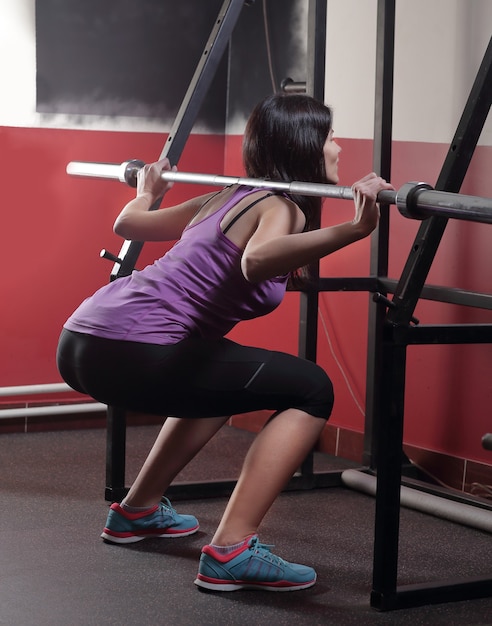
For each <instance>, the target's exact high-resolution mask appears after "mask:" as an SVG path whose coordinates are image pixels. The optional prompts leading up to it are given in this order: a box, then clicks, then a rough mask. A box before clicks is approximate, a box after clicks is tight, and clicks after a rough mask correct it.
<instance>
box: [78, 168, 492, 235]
mask: <svg viewBox="0 0 492 626" xmlns="http://www.w3.org/2000/svg"><path fill="white" fill-rule="evenodd" d="M144 165H145V164H144V162H143V161H139V160H137V159H133V160H131V161H124V162H123V163H121V164H117V163H89V162H84V161H71V162H70V163H68V165H67V168H66V171H67V174H69V175H70V176H82V177H85V178H106V179H111V180H118V181H120V182H122V183H126V184H128V185H130V186H131V187H136V184H137V183H136V179H137V172H138V170H139V169H141V168H142V167H143V166H144ZM161 176H162V178H163V180H165V181H167V182H176V183H188V184H197V185H209V186H212V187H227V186H228V185H246V186H249V187H257V188H258V189H271V190H275V191H281V192H284V193H286V194H291V195H300V196H321V197H324V198H333V199H338V200H353V198H354V196H353V192H352V188H351V187H343V186H338V185H332V184H324V183H307V182H301V181H292V182H285V181H272V180H264V179H259V178H247V177H241V176H221V175H216V174H199V173H193V172H173V171H165V172H162V174H161ZM378 202H380V203H381V204H394V205H396V206H397V207H398V210H399V211H400V213H401V214H402V215H403V216H404V217H407V218H411V219H417V220H422V219H426V218H428V217H432V216H438V217H446V218H453V219H462V220H466V221H472V222H481V223H485V224H492V198H483V197H480V196H469V195H464V194H458V193H450V192H446V191H438V190H435V189H433V188H432V186H431V185H429V184H427V183H422V182H410V183H405V184H404V185H403V186H402V187H401V188H400V189H399V190H398V191H392V190H383V191H380V192H379V194H378Z"/></svg>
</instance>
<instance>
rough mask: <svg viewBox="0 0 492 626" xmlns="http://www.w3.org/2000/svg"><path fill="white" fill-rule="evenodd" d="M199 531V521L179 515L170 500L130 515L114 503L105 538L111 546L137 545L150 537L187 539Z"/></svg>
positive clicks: (165, 499) (103, 535)
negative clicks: (116, 544)
mask: <svg viewBox="0 0 492 626" xmlns="http://www.w3.org/2000/svg"><path fill="white" fill-rule="evenodd" d="M198 528H199V524H198V520H197V519H196V517H193V515H179V514H178V513H176V511H175V510H174V509H173V507H172V506H171V503H170V502H169V500H168V499H167V498H162V500H161V502H159V504H156V505H155V506H153V507H151V508H150V509H148V510H147V511H143V512H139V513H129V512H128V511H125V509H123V508H121V506H120V505H119V504H118V503H117V502H114V503H113V504H112V505H111V507H110V510H109V514H108V519H107V520H106V526H105V528H104V530H103V532H102V534H101V537H102V538H103V539H105V540H106V541H110V542H111V543H134V542H135V541H141V540H142V539H147V538H148V537H186V536H187V535H192V534H193V533H195V532H196V531H197V530H198Z"/></svg>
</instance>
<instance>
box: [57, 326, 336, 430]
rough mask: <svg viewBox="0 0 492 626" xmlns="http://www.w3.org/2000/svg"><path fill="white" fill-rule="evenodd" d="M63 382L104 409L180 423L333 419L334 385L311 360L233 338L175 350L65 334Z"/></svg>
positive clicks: (60, 356)
mask: <svg viewBox="0 0 492 626" xmlns="http://www.w3.org/2000/svg"><path fill="white" fill-rule="evenodd" d="M57 365H58V369H59V371H60V374H61V376H62V378H63V379H64V380H65V381H66V382H67V383H68V385H70V386H71V387H72V388H73V389H76V390H77V391H80V392H82V393H85V394H87V395H89V396H91V397H93V398H95V399H96V400H98V401H99V402H102V403H104V404H107V405H110V406H114V407H120V408H123V409H126V410H132V411H138V412H142V413H150V414H154V415H162V416H168V415H172V416H175V417H189V418H196V417H219V416H227V415H236V414H238V413H246V412H248V411H257V410H261V409H269V410H273V411H282V410H284V409H288V408H296V409H300V410H302V411H305V412H306V413H309V414H310V415H313V416H315V417H321V418H324V419H328V417H329V416H330V413H331V411H332V408H333V399H334V398H333V386H332V383H331V381H330V379H329V378H328V376H327V374H326V373H325V371H324V370H323V369H322V368H321V367H319V366H318V365H316V364H315V363H313V362H311V361H307V360H305V359H301V358H299V357H295V356H292V355H289V354H284V353H282V352H272V351H270V350H263V349H261V348H252V347H248V346H242V345H239V344H237V343H234V342H233V341H230V340H229V339H213V340H209V339H198V338H190V339H184V340H183V341H180V342H179V343H177V344H174V345H169V346H160V345H155V344H147V343H137V342H130V341H116V340H113V339H103V338H100V337H94V336H92V335H85V334H81V333H76V332H72V331H68V330H66V329H64V330H63V332H62V334H61V336H60V341H59V343H58V351H57Z"/></svg>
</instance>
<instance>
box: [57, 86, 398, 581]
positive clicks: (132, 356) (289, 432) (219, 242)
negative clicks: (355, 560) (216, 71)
mask: <svg viewBox="0 0 492 626" xmlns="http://www.w3.org/2000/svg"><path fill="white" fill-rule="evenodd" d="M339 154H340V147H339V146H338V145H337V144H336V142H335V141H334V139H333V128H332V114H331V110H330V109H329V108H328V107H326V106H325V105H323V104H321V103H319V102H317V101H315V100H314V99H312V98H310V97H308V96H303V95H290V96H286V95H280V94H277V95H272V96H269V97H267V98H266V99H265V100H263V101H262V102H260V103H259V104H258V105H257V106H256V108H255V109H254V111H253V113H252V114H251V116H250V119H249V120H248V124H247V127H246V130H245V137H244V144H243V158H244V166H245V170H246V173H247V175H248V176H250V177H255V178H265V179H270V180H284V181H289V180H303V181H307V182H330V183H337V182H338V157H339ZM169 169H171V166H170V164H169V162H168V160H167V159H163V160H161V161H159V162H157V163H153V164H151V165H146V166H145V167H143V168H142V170H141V171H140V172H139V174H138V179H137V192H136V197H135V198H134V199H133V200H131V201H130V202H129V203H128V204H127V205H126V206H125V207H124V208H123V210H122V211H121V213H120V215H119V216H118V218H117V219H116V222H115V225H114V230H115V232H116V233H117V234H118V235H121V236H122V237H124V238H125V239H131V240H138V241H172V240H176V239H179V240H178V241H177V243H176V244H175V245H174V246H173V248H172V249H171V250H170V251H169V252H167V253H166V254H165V255H164V256H163V257H162V258H160V259H158V260H157V261H156V262H155V263H154V264H153V265H151V266H148V267H146V268H145V269H144V270H142V271H140V272H133V274H132V275H131V276H129V277H124V278H120V279H118V280H116V281H114V282H112V283H110V284H108V285H106V286H104V287H103V288H102V289H100V290H99V291H98V292H96V293H95V294H94V295H93V296H92V297H91V298H88V299H87V300H85V301H84V302H83V303H82V304H81V306H80V307H79V308H78V309H77V310H76V311H75V313H74V314H73V315H72V316H71V317H70V318H69V320H68V321H67V322H66V324H65V326H64V330H63V332H62V335H61V338H60V343H59V347H58V355H57V358H58V367H59V370H60V372H61V374H62V376H63V378H64V379H65V380H66V381H67V383H68V384H69V385H71V386H72V387H73V388H74V389H77V390H79V391H81V392H84V393H87V394H89V395H91V396H93V397H94V398H96V399H97V400H99V401H100V402H103V403H106V404H109V405H112V406H116V407H123V408H124V409H130V410H132V411H136V412H139V413H141V414H146V413H147V414H158V415H163V416H168V417H167V419H166V420H165V422H164V425H163V427H162V430H161V431H160V433H159V435H158V437H157V440H156V442H155V444H154V446H153V448H152V450H151V452H150V454H149V456H148V458H147V459H146V461H145V463H144V465H143V467H142V469H141V471H140V473H139V475H138V476H137V478H136V480H135V482H134V484H133V485H132V486H131V488H130V490H129V492H128V494H127V496H126V497H125V499H124V501H123V502H122V503H121V504H118V503H114V504H112V505H111V508H110V511H109V515H108V519H107V522H106V527H105V529H104V531H103V533H102V537H103V538H104V539H105V540H106V541H110V542H113V543H128V542H133V541H139V540H141V539H143V538H145V537H148V536H153V537H155V536H159V537H177V536H185V535H189V534H191V533H193V532H195V531H196V530H197V529H198V522H197V520H196V519H195V518H194V517H193V516H190V515H179V514H178V513H177V512H176V511H175V510H174V509H173V508H172V506H171V504H170V503H169V501H168V500H167V499H166V498H162V494H163V493H165V491H166V489H167V488H168V486H169V485H170V483H171V481H172V480H173V479H174V477H175V476H176V475H177V474H178V473H179V472H180V471H181V470H182V469H183V467H184V466H185V465H186V464H187V463H188V462H189V461H190V460H191V459H192V458H193V457H194V456H195V455H196V454H197V452H198V451H199V450H201V449H202V447H203V446H204V445H205V444H206V443H207V442H208V441H209V440H210V439H211V437H213V435H214V434H215V433H216V432H217V431H218V430H219V429H220V428H221V426H223V425H224V424H225V423H226V422H227V420H228V419H229V417H230V416H231V415H233V414H237V413H244V412H247V411H255V410H260V409H270V410H272V411H274V414H273V416H272V418H271V419H270V420H269V422H268V423H267V424H266V426H265V427H264V428H263V430H262V431H261V432H260V433H259V434H258V435H257V437H256V439H255V441H254V443H253V444H252V446H251V448H250V450H249V451H248V454H247V456H246V458H245V461H244V466H243V468H242V471H241V474H240V477H239V479H238V481H237V485H236V487H235V489H234V492H233V494H232V496H231V498H230V500H229V502H228V505H227V507H226V510H225V512H224V515H223V517H222V520H221V522H220V524H219V526H218V528H217V531H216V533H215V535H214V537H213V538H212V541H211V543H210V545H208V546H205V547H204V548H203V550H202V555H201V558H200V564H199V571H198V575H197V578H196V580H195V583H196V584H197V585H198V586H200V587H204V588H208V589H213V590H218V591H231V590H235V589H240V588H244V587H249V588H258V589H265V590H282V591H284V590H295V589H303V588H306V587H310V586H311V585H313V584H314V583H315V581H316V573H315V571H314V570H313V569H312V568H311V567H307V566H303V565H297V564H293V563H289V562H287V561H284V560H283V559H281V558H280V557H278V556H275V555H273V554H272V553H271V552H270V549H269V547H268V546H265V545H263V544H261V543H260V542H259V539H258V535H257V530H258V526H259V524H260V522H261V520H262V519H263V517H264V515H265V514H266V512H267V511H268V509H269V508H270V506H271V505H272V503H273V501H274V500H275V498H276V497H277V495H278V494H279V493H280V492H281V490H282V489H283V487H284V486H285V484H286V483H287V482H288V481H289V479H290V478H291V476H292V475H293V473H294V472H295V471H296V469H297V468H298V467H299V465H300V464H301V463H302V461H303V460H304V459H305V457H306V456H307V454H308V453H309V452H310V451H311V450H312V448H313V446H314V444H315V443H316V441H317V439H318V437H319V435H320V433H321V431H322V430H323V427H324V425H325V422H326V420H327V419H328V417H329V416H330V413H331V410H332V406H333V390H332V385H331V381H330V379H329V378H328V376H327V375H326V373H325V372H324V370H322V369H321V368H320V367H319V366H318V365H316V364H314V363H312V362H310V361H306V360H303V359H300V358H298V357H295V356H292V355H288V354H283V353H279V352H272V351H268V350H263V349H257V348H252V347H245V346H240V345H238V344H236V343H233V342H231V341H229V340H228V339H225V338H224V336H225V335H226V334H227V333H228V332H229V331H230V330H231V328H233V326H234V325H235V324H236V323H237V322H239V321H241V320H244V319H250V318H254V317H258V316H261V315H265V314H267V313H269V312H270V311H272V310H273V309H274V308H275V307H276V306H278V304H279V303H280V302H281V300H282V298H283V295H284V293H285V289H286V285H287V282H288V280H289V278H290V279H292V280H296V279H297V280H299V278H301V279H302V276H301V274H302V271H300V270H299V268H304V267H306V266H308V265H309V264H310V263H311V262H313V261H316V260H318V259H320V258H321V257H324V256H326V255H328V254H331V253H332V252H334V251H336V250H338V249H340V248H342V247H344V246H347V245H349V244H351V243H353V242H355V241H357V240H359V239H361V238H363V237H366V236H367V235H369V234H370V233H371V232H372V231H373V230H374V228H376V226H377V224H378V218H379V210H378V206H377V203H376V197H377V194H378V192H379V191H381V190H383V189H392V188H393V187H392V186H391V185H390V184H388V183H387V182H385V181H384V180H383V179H381V178H379V177H378V176H376V174H369V175H367V176H366V177H364V178H363V179H362V180H360V181H358V182H357V183H355V184H354V186H353V189H354V198H355V216H354V218H353V220H351V221H349V222H346V223H342V224H338V225H336V226H332V227H328V228H321V229H315V230H312V225H313V221H314V218H315V216H316V213H317V211H318V209H319V208H320V206H321V200H320V199H319V198H314V197H289V196H287V195H285V194H278V193H272V192H268V191H265V190H259V189H257V188H251V187H244V186H238V185H233V186H231V187H228V188H225V189H223V190H221V191H220V192H218V193H215V194H207V195H204V196H201V197H198V198H193V199H191V200H188V201H186V202H184V203H182V204H179V205H177V206H172V207H168V208H165V209H163V210H158V211H149V210H148V209H149V208H150V207H151V206H152V205H153V204H154V203H155V202H156V201H157V200H158V199H159V198H161V197H162V196H163V195H164V194H165V193H166V191H167V190H168V189H169V188H170V187H171V184H170V183H166V182H164V181H163V180H162V178H161V176H160V175H161V172H162V171H164V170H169Z"/></svg>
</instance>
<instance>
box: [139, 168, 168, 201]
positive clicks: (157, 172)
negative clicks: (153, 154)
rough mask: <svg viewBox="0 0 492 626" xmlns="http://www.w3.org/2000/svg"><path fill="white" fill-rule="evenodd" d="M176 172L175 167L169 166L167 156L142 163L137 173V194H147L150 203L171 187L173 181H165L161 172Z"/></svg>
mask: <svg viewBox="0 0 492 626" xmlns="http://www.w3.org/2000/svg"><path fill="white" fill-rule="evenodd" d="M166 171H168V172H169V171H172V172H176V171H177V167H176V166H175V165H174V166H173V167H171V164H170V162H169V159H168V158H164V159H161V160H160V161H156V162H155V163H149V164H147V165H144V166H143V167H142V168H141V169H140V170H139V171H138V173H137V196H144V195H147V194H148V195H149V196H150V197H151V199H152V200H151V201H152V203H153V202H155V201H156V200H157V199H158V198H162V196H163V195H164V194H165V193H166V192H167V191H169V189H171V187H172V186H173V184H174V183H172V182H168V181H165V180H164V179H163V178H162V176H161V174H162V172H166Z"/></svg>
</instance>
